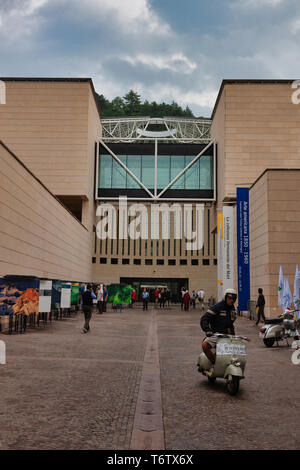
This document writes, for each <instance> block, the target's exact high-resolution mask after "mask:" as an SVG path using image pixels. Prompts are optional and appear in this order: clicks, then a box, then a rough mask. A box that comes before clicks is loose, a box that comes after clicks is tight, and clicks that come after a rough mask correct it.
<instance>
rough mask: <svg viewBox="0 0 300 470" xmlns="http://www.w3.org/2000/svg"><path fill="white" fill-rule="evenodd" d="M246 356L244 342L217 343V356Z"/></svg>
mask: <svg viewBox="0 0 300 470" xmlns="http://www.w3.org/2000/svg"><path fill="white" fill-rule="evenodd" d="M232 355H235V356H246V346H245V345H244V344H234V343H223V342H219V343H217V356H232Z"/></svg>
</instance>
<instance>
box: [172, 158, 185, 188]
mask: <svg viewBox="0 0 300 470" xmlns="http://www.w3.org/2000/svg"><path fill="white" fill-rule="evenodd" d="M184 167H185V159H184V156H182V155H172V156H171V181H172V180H173V179H174V178H175V176H177V175H178V174H179V173H180V172H181V171H182V170H183V169H184ZM171 189H184V174H183V175H182V176H181V177H180V178H179V179H178V180H177V181H176V182H175V183H174V184H173V185H172V186H171Z"/></svg>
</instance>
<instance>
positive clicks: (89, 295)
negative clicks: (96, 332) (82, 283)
mask: <svg viewBox="0 0 300 470" xmlns="http://www.w3.org/2000/svg"><path fill="white" fill-rule="evenodd" d="M93 299H96V295H95V294H94V292H93V290H92V286H91V285H90V284H88V285H87V288H86V290H85V291H84V292H83V293H82V309H83V313H84V319H85V322H84V326H83V330H82V331H83V333H87V332H88V331H90V320H91V318H92V309H93Z"/></svg>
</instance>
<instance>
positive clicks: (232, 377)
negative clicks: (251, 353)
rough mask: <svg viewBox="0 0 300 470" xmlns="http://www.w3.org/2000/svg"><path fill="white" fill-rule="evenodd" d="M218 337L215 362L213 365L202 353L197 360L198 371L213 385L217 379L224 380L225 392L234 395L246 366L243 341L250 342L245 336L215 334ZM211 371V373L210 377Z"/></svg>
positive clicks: (213, 350)
mask: <svg viewBox="0 0 300 470" xmlns="http://www.w3.org/2000/svg"><path fill="white" fill-rule="evenodd" d="M214 336H218V338H219V339H218V342H217V345H216V349H215V348H212V352H213V353H215V354H216V362H215V364H214V365H213V364H212V363H211V361H210V360H209V359H208V358H207V357H206V355H205V354H204V352H203V353H202V354H200V357H199V359H198V364H197V366H198V371H199V372H200V373H202V374H203V375H205V376H207V378H208V380H209V382H211V383H214V382H215V381H216V379H217V378H222V379H225V380H226V386H227V390H228V392H229V394H230V395H236V394H237V392H238V390H239V385H240V380H241V379H244V378H245V377H244V371H245V366H246V345H245V344H244V343H243V340H244V341H250V339H248V338H247V337H246V336H234V335H227V334H220V333H215V334H214ZM211 370H213V373H212V375H211Z"/></svg>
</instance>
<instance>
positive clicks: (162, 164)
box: [157, 155, 171, 189]
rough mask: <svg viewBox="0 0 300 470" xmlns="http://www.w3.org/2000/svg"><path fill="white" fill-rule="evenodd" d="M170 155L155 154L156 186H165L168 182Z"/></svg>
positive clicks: (161, 187)
mask: <svg viewBox="0 0 300 470" xmlns="http://www.w3.org/2000/svg"><path fill="white" fill-rule="evenodd" d="M170 173H171V168H170V155H157V187H158V188H159V189H163V188H165V187H166V186H167V185H168V184H169V183H170V181H171V180H170Z"/></svg>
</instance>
